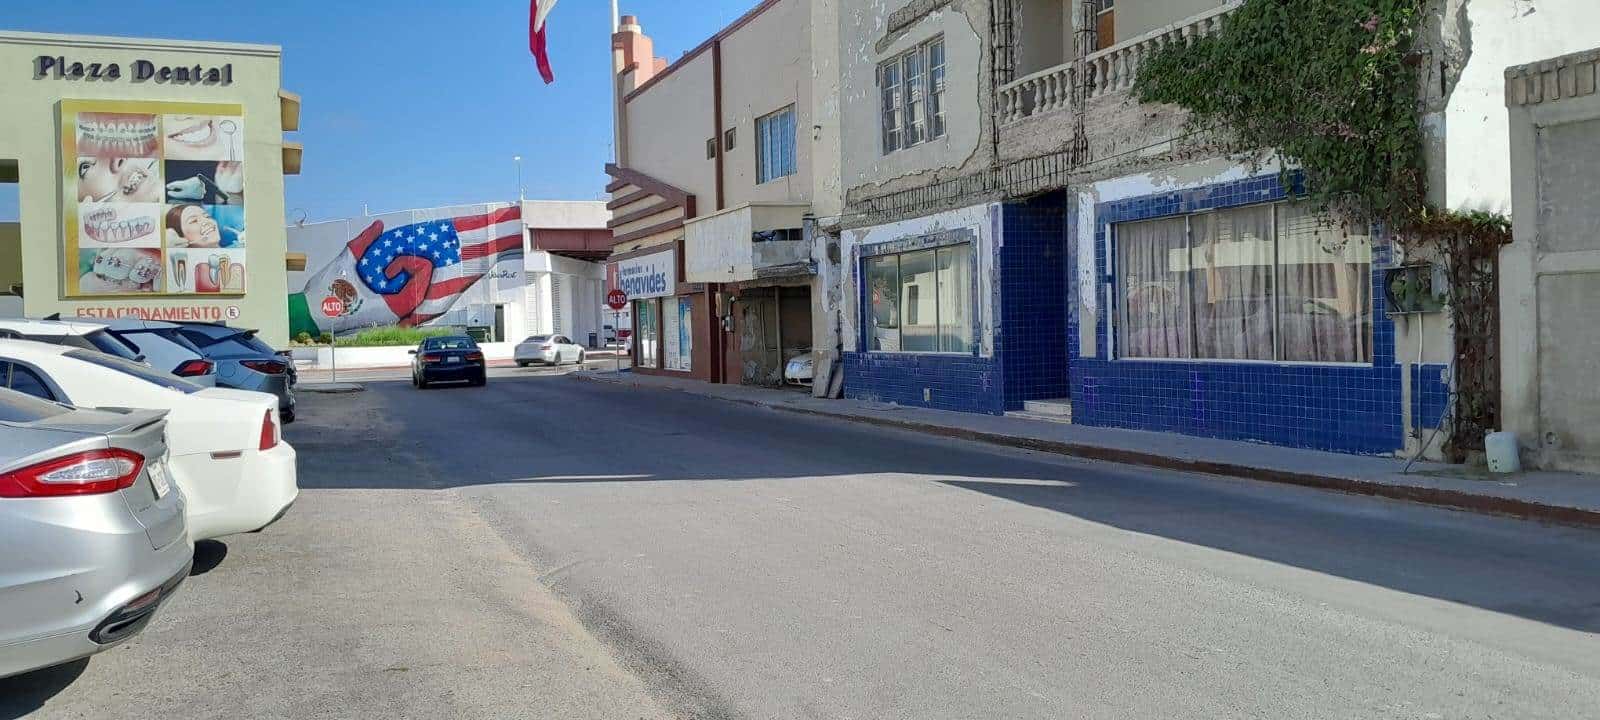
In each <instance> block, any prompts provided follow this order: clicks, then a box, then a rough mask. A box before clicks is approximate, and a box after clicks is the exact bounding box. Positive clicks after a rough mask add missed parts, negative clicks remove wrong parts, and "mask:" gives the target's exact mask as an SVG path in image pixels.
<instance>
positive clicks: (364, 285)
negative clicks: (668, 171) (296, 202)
mask: <svg viewBox="0 0 1600 720" xmlns="http://www.w3.org/2000/svg"><path fill="white" fill-rule="evenodd" d="M608 217H609V215H608V213H607V212H606V209H605V203H603V202H586V201H551V200H526V201H522V203H521V207H520V208H518V207H517V206H516V204H513V203H478V204H472V205H457V206H449V207H437V208H426V209H418V210H404V211H399V212H392V213H383V214H379V215H370V216H365V217H360V218H349V219H340V220H331V221H325V222H316V223H300V224H296V225H293V226H290V227H289V229H288V236H289V249H290V251H291V252H292V253H294V254H295V255H296V256H297V257H299V258H303V259H304V262H305V270H304V271H303V272H302V271H296V272H292V273H290V276H289V287H290V290H291V291H290V293H289V300H288V307H289V316H290V322H289V324H290V331H291V333H292V334H294V335H295V336H296V337H297V338H298V339H300V340H309V339H312V338H317V337H320V336H322V335H323V334H324V333H334V334H346V333H353V332H357V331H360V330H362V329H366V328H369V327H375V326H381V325H417V326H424V327H460V328H467V329H469V330H472V331H474V332H478V333H480V334H481V335H482V336H483V338H484V340H485V341H486V342H512V343H515V342H520V341H521V340H522V339H523V338H526V337H528V336H531V335H566V336H568V337H570V338H572V339H573V341H574V342H577V343H580V344H582V343H587V342H589V340H590V338H591V337H592V338H593V339H594V345H595V346H597V347H598V346H603V345H604V344H606V343H607V342H610V341H614V340H615V332H614V331H613V330H608V329H607V326H611V325H614V324H615V321H614V320H613V319H612V318H611V317H609V313H605V312H602V307H603V302H604V299H603V298H604V294H605V291H604V288H603V286H604V280H605V269H604V266H603V265H601V263H600V262H599V261H600V260H601V259H603V258H605V257H606V255H608V254H609V252H610V242H611V233H610V232H609V231H607V230H606V227H605V222H606V220H607V218H608ZM478 219H489V221H490V223H489V224H487V226H486V228H487V229H492V228H500V229H499V230H498V231H497V232H494V233H484V232H482V231H480V230H474V229H472V228H473V226H474V225H484V223H479V222H476V221H477V220H478ZM441 228H449V229H441ZM475 232H476V233H478V235H481V238H479V239H480V240H481V241H483V242H480V243H477V246H478V247H482V248H484V249H481V250H474V249H473V247H474V235H473V234H474V233H475ZM412 236H415V237H417V238H418V240H416V241H413V240H411V239H410V238H411V237H412ZM401 238H403V239H401ZM397 241H398V244H396V245H385V243H393V242H397ZM402 247H403V248H404V249H397V248H402ZM413 285H414V286H415V287H412V286H413ZM326 298H333V299H334V300H335V301H337V305H338V307H339V309H340V310H339V312H338V313H336V314H333V315H327V314H324V313H323V308H322V304H323V301H324V300H325V299H326Z"/></svg>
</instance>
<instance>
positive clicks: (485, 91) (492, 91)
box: [0, 0, 756, 220]
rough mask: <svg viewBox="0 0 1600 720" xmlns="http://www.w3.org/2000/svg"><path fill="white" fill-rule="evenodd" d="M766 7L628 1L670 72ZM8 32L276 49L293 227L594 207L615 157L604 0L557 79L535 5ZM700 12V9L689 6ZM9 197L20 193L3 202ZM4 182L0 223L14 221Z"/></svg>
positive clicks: (92, 20) (80, 11) (184, 8)
mask: <svg viewBox="0 0 1600 720" xmlns="http://www.w3.org/2000/svg"><path fill="white" fill-rule="evenodd" d="M755 3H756V0H693V2H685V0H624V2H622V3H621V10H622V13H623V14H632V15H638V16H639V20H640V22H641V23H642V24H643V25H644V28H645V32H646V33H648V34H649V35H650V36H651V37H652V38H653V39H654V40H655V43H656V54H658V55H660V56H662V57H665V58H667V59H668V60H674V59H676V58H677V57H678V56H679V55H681V54H683V53H684V52H685V51H687V50H689V49H691V48H693V47H694V46H695V45H698V44H699V43H700V42H701V41H703V40H704V39H705V38H707V37H709V36H710V35H711V34H712V33H714V32H716V30H717V29H719V28H721V27H722V26H724V25H726V24H727V23H729V22H731V21H733V20H734V19H736V18H737V17H739V15H740V14H742V13H743V12H744V11H746V10H747V9H749V8H750V7H752V6H753V5H754V4H755ZM5 4H6V5H7V7H6V10H5V12H4V13H3V15H0V29H6V30H30V31H37V32H61V33H84V34H94V35H125V36H137V37H159V38H175V39H192V40H220V41H237V42H255V43H271V44H275V45H281V46H282V47H283V86H284V87H285V88H286V89H288V90H291V91H294V92H297V93H299V94H300V96H301V98H302V99H303V102H304V107H303V111H302V113H301V116H300V128H301V129H300V131H299V132H298V133H292V134H290V137H291V138H292V139H295V140H299V141H300V142H303V143H304V144H305V147H306V150H305V164H304V168H303V169H302V173H301V174H300V175H299V176H291V177H289V178H287V179H286V186H287V187H286V195H287V197H286V207H287V208H288V212H289V216H290V217H289V219H291V220H293V219H298V218H299V217H301V215H302V214H303V215H304V216H305V217H307V218H309V219H311V220H318V219H324V218H333V217H344V216H347V215H359V214H360V213H361V209H362V204H363V203H366V204H367V206H368V207H369V208H370V209H371V210H372V211H373V212H379V211H383V210H398V209H404V208H414V207H430V206H436V205H448V204H452V203H458V202H474V201H485V200H508V199H512V198H515V197H516V170H515V167H514V165H513V163H512V160H511V157H512V156H513V155H517V154H520V155H522V158H523V162H522V169H523V184H524V185H525V186H526V187H527V191H528V197H530V198H553V199H597V198H599V197H600V196H601V194H602V192H603V191H604V188H605V184H606V182H607V178H606V177H605V173H604V165H605V163H606V162H607V161H608V160H610V159H611V110H610V85H609V84H608V81H607V76H608V74H609V65H610V31H611V28H610V24H611V12H610V3H609V2H608V0H561V2H560V4H559V5H557V6H556V9H555V11H554V13H553V14H552V16H551V18H550V21H549V22H550V25H549V30H548V33H549V42H550V54H551V63H552V64H553V65H554V67H555V73H556V82H555V83H554V84H553V85H549V86H546V85H544V84H543V82H542V81H540V79H539V75H538V71H537V70H536V69H535V68H534V64H533V59H532V57H531V56H530V55H529V54H528V50H527V12H528V3H527V2H526V0H452V1H451V2H438V1H437V0H396V1H392V2H385V3H381V4H380V3H375V2H370V1H366V0H364V1H362V2H345V1H343V0H251V1H248V2H247V1H245V0H234V1H232V2H221V3H203V2H200V3H197V2H192V1H191V2H140V1H138V0H73V1H72V2H29V3H22V2H5ZM691 8H692V9H691ZM8 190H9V192H8ZM15 204H16V193H15V189H14V186H13V187H11V188H5V187H4V186H0V219H12V220H14V219H15V218H16V209H15Z"/></svg>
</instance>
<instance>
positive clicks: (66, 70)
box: [33, 55, 233, 85]
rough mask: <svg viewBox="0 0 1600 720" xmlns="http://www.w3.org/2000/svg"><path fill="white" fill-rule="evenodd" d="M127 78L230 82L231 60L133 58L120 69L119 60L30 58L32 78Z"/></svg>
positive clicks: (196, 82)
mask: <svg viewBox="0 0 1600 720" xmlns="http://www.w3.org/2000/svg"><path fill="white" fill-rule="evenodd" d="M123 78H128V79H129V80H131V81H133V82H136V83H142V82H152V81H153V82H156V83H167V84H174V85H232V84H233V63H228V64H226V65H217V66H211V67H208V66H205V65H157V64H155V63H153V62H150V61H149V60H135V61H133V62H131V63H128V67H127V68H126V69H124V68H123V67H122V64H121V63H108V62H82V61H78V60H72V59H70V58H68V57H66V56H64V55H40V56H39V57H36V58H34V59H33V79H35V80H44V79H50V80H90V81H108V80H121V79H123Z"/></svg>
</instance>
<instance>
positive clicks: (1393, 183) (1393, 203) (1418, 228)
mask: <svg viewBox="0 0 1600 720" xmlns="http://www.w3.org/2000/svg"><path fill="white" fill-rule="evenodd" d="M1434 11H1437V8H1435V9H1434ZM1426 12H1429V6H1428V5H1427V4H1426V2H1425V0H1245V2H1244V3H1243V4H1242V5H1241V6H1240V7H1239V8H1238V9H1237V10H1236V11H1234V12H1233V13H1232V14H1231V15H1229V16H1228V18H1227V20H1226V21H1225V24H1224V25H1223V29H1222V31H1221V32H1219V33H1216V34H1213V35H1208V36H1204V37H1193V38H1187V39H1185V40H1182V41H1177V42H1172V43H1169V44H1167V45H1164V46H1162V47H1160V48H1159V49H1157V50H1156V51H1155V52H1154V53H1153V54H1152V55H1151V56H1150V57H1149V58H1147V59H1145V61H1144V63H1143V65H1142V66H1141V68H1140V74H1139V77H1138V78H1137V80H1136V81H1135V84H1134V92H1135V93H1136V94H1137V95H1138V97H1139V99H1140V100H1141V101H1142V102H1147V103H1170V104H1174V105H1178V106H1180V107H1182V108H1184V109H1186V110H1188V111H1189V114H1190V115H1189V124H1190V129H1191V130H1192V131H1194V132H1196V133H1204V134H1207V135H1208V136H1210V137H1212V138H1214V139H1215V140H1216V141H1217V142H1219V143H1221V144H1223V145H1224V146H1225V147H1227V148H1228V149H1230V150H1234V151H1239V152H1260V151H1263V150H1266V151H1270V152H1274V153H1277V154H1278V156H1279V157H1280V159H1282V160H1285V161H1286V162H1285V163H1283V166H1284V167H1286V168H1287V167H1291V166H1298V167H1299V168H1300V169H1301V172H1303V173H1304V176H1305V178H1306V183H1305V188H1306V192H1307V195H1308V196H1309V198H1310V199H1311V200H1312V201H1314V202H1317V203H1318V204H1320V205H1322V206H1323V207H1326V208H1328V209H1329V210H1331V211H1333V213H1334V215H1336V216H1338V217H1341V218H1343V219H1345V220H1347V221H1350V222H1355V223H1362V224H1364V223H1369V222H1370V223H1379V224H1381V225H1382V226H1383V227H1386V228H1388V229H1389V230H1390V231H1391V232H1390V233H1389V236H1390V237H1392V238H1393V240H1394V242H1395V243H1396V244H1397V245H1398V246H1399V247H1400V248H1401V249H1402V250H1405V251H1406V252H1407V253H1408V254H1409V253H1411V252H1412V251H1419V252H1420V253H1423V254H1434V255H1437V256H1438V257H1439V258H1440V260H1441V261H1442V262H1443V263H1444V264H1445V267H1446V276H1447V277H1448V278H1449V287H1448V288H1446V293H1447V301H1448V303H1449V306H1450V310H1451V317H1452V322H1453V326H1454V330H1455V351H1456V353H1455V354H1456V361H1455V363H1453V364H1454V365H1455V369H1456V392H1457V398H1456V403H1455V406H1454V410H1453V413H1452V423H1451V435H1450V441H1449V443H1448V444H1447V450H1448V452H1449V454H1450V455H1451V456H1453V457H1455V458H1457V459H1459V458H1461V457H1462V456H1463V455H1464V454H1465V453H1466V452H1467V451H1469V450H1472V449H1476V448H1481V447H1482V442H1483V441H1482V434H1483V432H1484V431H1486V430H1492V429H1494V428H1495V427H1496V426H1497V422H1498V417H1497V416H1498V407H1499V373H1498V368H1499V348H1498V334H1499V327H1498V317H1499V314H1498V312H1497V308H1498V305H1497V303H1498V284H1497V275H1498V273H1497V272H1496V264H1497V262H1496V260H1497V257H1498V252H1499V247H1500V245H1502V244H1504V243H1506V242H1509V241H1510V238H1511V228H1510V223H1509V221H1507V220H1506V218H1505V217H1504V216H1500V215H1494V214H1490V213H1477V212H1450V211H1440V210H1437V209H1434V208H1430V207H1429V206H1428V203H1427V187H1426V171H1425V167H1424V154H1423V130H1422V125H1421V120H1420V111H1421V103H1420V99H1419V97H1418V91H1419V82H1418V64H1419V63H1418V58H1419V57H1420V55H1419V54H1418V53H1417V52H1416V51H1417V47H1416V45H1417V44H1418V42H1419V39H1418V32H1419V28H1420V27H1421V24H1422V20H1423V18H1424V13H1426Z"/></svg>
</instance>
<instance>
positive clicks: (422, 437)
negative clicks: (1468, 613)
mask: <svg viewBox="0 0 1600 720" xmlns="http://www.w3.org/2000/svg"><path fill="white" fill-rule="evenodd" d="M488 390H489V391H488V392H482V393H419V392H417V391H415V390H413V389H412V388H411V387H410V386H409V385H400V384H393V383H388V384H374V385H371V386H369V388H368V392H366V393H361V394H360V395H356V396H339V397H338V398H337V399H328V398H320V399H319V400H318V401H308V402H306V403H305V405H304V406H303V412H302V417H303V418H304V419H303V420H302V422H300V423H296V424H295V425H294V426H291V427H290V428H289V430H288V431H287V433H288V435H289V440H290V442H291V443H292V444H294V445H295V446H296V447H297V449H298V450H299V451H300V483H301V487H303V488H339V489H371V490H382V489H442V488H457V487H467V486H485V485H540V484H575V483H608V484H614V485H617V486H619V490H618V492H626V490H625V489H622V488H625V486H626V485H628V484H631V483H660V482H739V481H747V480H764V481H771V480H782V479H786V478H793V479H796V481H799V482H803V481H825V480H826V479H827V478H829V477H836V476H851V475H869V474H889V473H893V474H897V475H902V476H912V477H925V478H926V479H927V480H928V481H930V482H942V483H944V484H946V485H949V486H952V487H958V488H963V489H965V490H970V491H973V492H977V493H982V494H984V495H987V496H991V497H996V498H1002V499H1005V500H1009V501H1012V502H1016V503H1021V504H1024V505H1028V506H1031V507H1035V508H1042V509H1046V510H1050V511H1053V512H1057V513H1062V514H1064V515H1068V516H1072V517H1075V518H1079V519H1082V520H1085V521H1090V522H1094V523H1099V524H1102V525H1106V526H1110V527H1116V528H1121V529H1124V530H1127V531H1129V532H1135V533H1142V534H1145V535H1151V536H1157V537H1161V538H1166V539H1169V540H1173V541H1177V542H1182V543H1189V544H1193V545H1199V546H1204V547H1208V548H1214V549H1217V550H1221V551H1224V552H1229V553H1235V554H1239V555H1244V556H1249V557H1253V558H1258V559H1261V560H1265V561H1269V562H1274V563H1281V564H1284V565H1290V566H1294V567H1299V568H1304V569H1306V570H1311V571H1315V572H1319V573H1324V574H1327V575H1333V576H1338V577H1342V578H1346V579H1349V580H1354V581H1358V582H1363V583H1368V584H1372V585H1376V586H1381V587H1386V588H1391V589H1394V590H1398V591H1402V592H1406V593H1412V594H1415V595H1421V596H1427V597H1433V598H1438V599H1441V600H1446V601H1450V602H1455V603H1461V604H1465V605H1471V606H1475V607H1479V608H1484V609H1488V610H1493V611H1496V612H1501V613H1506V614H1510V615H1515V616H1519V617H1523V618H1527V619H1530V620H1536V621H1539V622H1544V623H1549V624H1552V625H1558V626H1561V627H1566V628H1571V629H1576V630H1582V631H1587V632H1600V555H1597V554H1596V553H1594V552H1593V547H1594V546H1595V545H1594V543H1595V541H1596V540H1600V533H1594V532H1592V531H1586V530H1577V529H1569V528H1550V527H1543V526H1539V525H1536V524H1533V523H1526V522H1518V521H1511V520H1500V519H1494V518H1482V517H1478V516H1473V515H1467V514H1462V513H1455V512H1452V511H1448V510H1440V509H1435V508H1425V507H1420V506H1414V505H1408V504H1405V503H1399V502H1393V501H1384V500H1374V499H1371V498H1362V497H1354V496H1346V495H1339V494H1335V493H1328V492H1322V491H1316V490H1309V489H1304V488H1284V487H1280V486H1273V485H1265V484H1261V483H1251V482H1246V481H1234V480H1223V479H1217V478H1204V477H1200V476H1195V475H1189V474H1183V473H1175V472H1169V471H1161V470H1151V469H1143V468H1133V467H1128V466H1121V465H1114V464H1108V463H1090V462H1081V461H1064V460H1062V459H1061V458H1059V457H1056V456H1050V455H1034V454H1031V453H1026V452H1022V451H1015V450H1001V449H994V448H988V447H984V446H980V445H977V444H972V443H964V442H959V441H952V440H948V439H943V438H937V437H933V436H928V435H922V434H917V433H912V432H903V431H896V430H888V429H883V428H875V427H866V426H862V425H857V424H852V423H848V422H842V421H837V420H829V419H826V418H818V417H810V416H802V415H796V414H791V413H784V412H781V411H777V410H771V409H766V408H755V407H750V406H745V405H740V404H736V403H730V402H724V401H719V400H714V399H709V398H704V397H700V396H696V395H691V394H688V393H682V392H671V391H658V390H646V389H639V388H623V387H618V386H613V385H601V384H596V383H588V382H581V381H576V380H572V379H566V378H559V377H545V378H528V379H525V380H520V381H515V382H504V381H502V382H499V383H495V382H493V381H491V383H490V386H489V388H488ZM313 402H315V406H314V407H313ZM1060 531H1061V532H1072V530H1070V529H1068V528H1066V527H1063V528H1061V530H1060Z"/></svg>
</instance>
